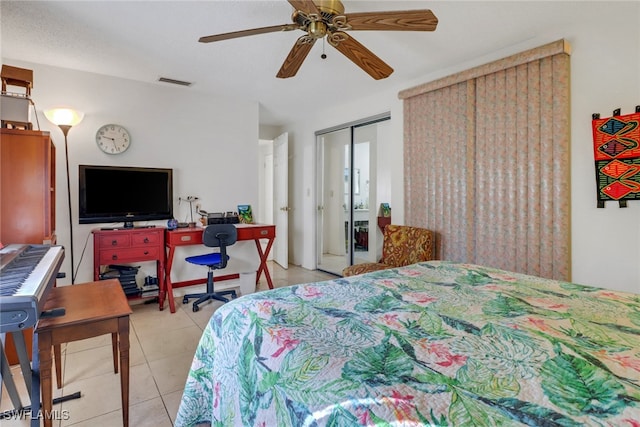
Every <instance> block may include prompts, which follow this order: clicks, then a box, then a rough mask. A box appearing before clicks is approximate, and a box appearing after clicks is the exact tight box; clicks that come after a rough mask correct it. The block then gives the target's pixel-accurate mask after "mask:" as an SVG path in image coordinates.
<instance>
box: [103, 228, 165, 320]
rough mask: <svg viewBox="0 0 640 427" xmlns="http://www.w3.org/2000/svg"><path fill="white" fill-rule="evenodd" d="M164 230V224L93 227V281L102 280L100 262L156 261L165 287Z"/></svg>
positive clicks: (160, 280) (159, 280) (162, 285)
mask: <svg viewBox="0 0 640 427" xmlns="http://www.w3.org/2000/svg"><path fill="white" fill-rule="evenodd" d="M164 231H165V229H164V227H150V228H130V229H127V228H119V229H114V230H102V229H94V230H92V233H93V280H96V281H97V280H100V266H101V265H109V264H129V263H135V262H141V261H156V265H157V268H158V271H157V273H158V287H159V288H160V289H161V290H162V289H163V288H164V277H165V274H164V269H165V267H164V255H165V254H164ZM160 309H161V310H162V304H160Z"/></svg>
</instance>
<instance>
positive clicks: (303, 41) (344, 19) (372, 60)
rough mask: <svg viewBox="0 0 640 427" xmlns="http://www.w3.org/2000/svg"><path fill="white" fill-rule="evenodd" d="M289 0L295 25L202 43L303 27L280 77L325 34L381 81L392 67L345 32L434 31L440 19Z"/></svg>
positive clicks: (331, 1)
mask: <svg viewBox="0 0 640 427" xmlns="http://www.w3.org/2000/svg"><path fill="white" fill-rule="evenodd" d="M287 1H288V2H289V3H290V4H291V6H293V8H294V9H295V10H294V12H293V14H292V15H291V19H292V21H293V23H292V24H284V25H274V26H271V27H262V28H254V29H251V30H243V31H234V32H231V33H224V34H216V35H212V36H205V37H200V39H199V42H200V43H211V42H216V41H221V40H228V39H234V38H238V37H245V36H253V35H256V34H265V33H273V32H277V31H292V30H302V31H304V32H305V33H306V34H304V35H303V36H301V37H300V38H298V40H297V41H296V43H295V44H294V45H293V48H292V49H291V51H290V52H289V55H288V56H287V58H286V59H285V60H284V63H283V64H282V67H281V68H280V71H278V74H277V77H279V78H288V77H293V76H295V75H296V73H297V72H298V70H299V69H300V66H301V65H302V62H303V61H304V60H305V58H306V57H307V55H308V54H309V52H310V51H311V48H312V47H313V45H314V43H315V42H316V41H317V40H318V39H321V38H324V37H325V36H326V37H327V41H328V42H329V44H330V45H331V46H333V47H335V48H336V49H337V50H338V51H340V52H341V53H342V54H343V55H345V56H346V57H347V58H349V59H350V60H351V61H352V62H353V63H355V64H356V65H357V66H358V67H360V68H362V69H363V70H364V71H365V72H367V73H368V74H369V75H370V76H371V77H373V78H374V79H376V80H379V79H384V78H386V77H388V76H389V75H391V73H393V68H391V67H390V66H389V65H387V64H386V63H385V62H384V61H383V60H382V59H380V58H378V57H377V56H376V55H375V54H374V53H373V52H371V51H370V50H369V49H367V48H366V47H364V46H363V45H362V44H360V43H359V42H358V41H356V39H354V38H353V37H352V36H351V35H350V34H347V33H346V31H357V30H380V31H434V30H435V29H436V26H437V25H438V18H436V16H435V15H434V14H433V12H431V11H430V10H428V9H424V10H407V11H390V12H362V13H348V14H345V13H344V5H343V4H342V2H341V1H340V0H315V1H312V0H287ZM323 57H324V56H323Z"/></svg>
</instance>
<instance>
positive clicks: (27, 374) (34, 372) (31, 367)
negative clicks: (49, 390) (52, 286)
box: [0, 309, 81, 427]
mask: <svg viewBox="0 0 640 427" xmlns="http://www.w3.org/2000/svg"><path fill="white" fill-rule="evenodd" d="M43 314H44V317H57V316H61V315H63V314H64V310H63V309H54V310H51V311H50V312H49V313H43ZM9 333H10V334H11V336H12V338H13V342H14V343H15V347H16V354H17V355H18V361H19V363H20V371H21V372H22V377H23V379H24V383H25V386H26V387H27V392H28V393H29V397H30V399H31V405H29V406H23V405H22V400H21V399H20V394H19V393H18V389H17V387H16V383H15V381H14V380H13V374H12V373H11V368H10V366H9V361H8V360H7V356H6V354H5V351H4V346H5V337H6V334H5V333H2V334H1V336H0V337H1V339H2V354H1V355H0V368H1V369H0V375H1V376H0V381H1V382H2V383H4V385H5V386H6V388H7V393H8V394H9V398H10V399H11V403H12V404H13V407H14V408H15V409H13V410H9V411H5V412H2V413H0V420H2V419H6V418H15V417H17V416H22V415H23V414H26V413H27V412H31V427H40V418H41V417H42V414H41V413H40V408H41V402H40V359H39V357H40V356H39V352H38V334H37V333H34V334H33V343H32V347H33V349H32V354H31V362H29V356H28V355H27V345H26V342H25V339H24V335H23V331H21V330H20V331H12V332H9ZM80 396H81V395H80V392H75V393H72V394H70V395H68V396H62V397H59V398H56V399H53V404H57V403H60V402H66V401H67V400H72V399H78V398H80Z"/></svg>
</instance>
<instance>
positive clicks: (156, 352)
mask: <svg viewBox="0 0 640 427" xmlns="http://www.w3.org/2000/svg"><path fill="white" fill-rule="evenodd" d="M269 271H270V272H271V276H272V279H273V283H274V286H275V287H283V286H289V285H293V284H297V283H307V282H317V281H322V280H328V279H332V278H335V276H331V275H329V274H326V273H322V272H320V271H310V270H306V269H304V268H300V267H295V266H290V267H289V269H287V270H285V269H283V268H281V267H280V266H279V265H277V264H275V263H273V262H270V263H269ZM199 288H201V289H202V290H204V285H200V286H191V287H188V288H179V289H176V290H175V291H174V295H175V301H176V312H175V313H173V314H171V313H170V312H169V309H168V305H167V304H166V303H165V309H164V310H163V311H159V310H158V306H157V304H137V305H132V309H133V314H132V315H131V334H130V343H131V349H130V380H129V381H130V396H129V425H131V426H135V427H147V426H149V427H164V426H172V425H173V421H174V420H175V416H176V413H177V411H178V406H179V404H180V398H181V397H182V390H183V388H184V384H185V381H186V378H187V373H188V371H189V367H190V366H191V360H192V358H193V354H194V351H195V349H196V346H197V345H198V341H199V340H200V335H201V334H202V330H203V329H204V327H205V326H206V324H207V322H208V320H209V318H210V317H211V315H212V314H213V312H214V311H215V310H216V309H217V308H218V307H220V303H218V302H217V301H214V302H212V303H209V304H206V305H203V306H201V310H200V311H198V312H196V313H194V312H193V311H192V308H191V304H188V305H183V304H182V298H181V296H182V295H184V294H185V293H187V292H190V293H193V292H199V291H200V289H199ZM266 289H268V288H267V284H266V280H265V279H264V277H262V279H261V281H260V283H259V285H258V291H263V290H266ZM62 358H63V360H62V362H63V384H64V385H63V388H62V390H61V391H59V390H57V389H56V386H55V385H54V397H59V396H67V395H70V394H72V393H75V392H77V391H80V393H81V396H82V397H81V398H80V399H75V400H69V401H66V402H62V403H60V404H57V405H55V406H54V411H56V410H57V411H59V412H58V415H59V417H58V418H60V419H59V420H55V421H54V423H53V425H54V427H67V426H74V427H85V426H86V427H89V426H91V427H102V426H105V427H112V426H117V425H121V423H122V411H121V405H120V377H119V375H117V374H114V372H113V359H112V353H111V338H110V335H103V336H101V337H97V338H92V339H88V340H83V341H76V342H73V343H69V344H67V345H66V346H63V355H62ZM12 371H13V374H14V378H15V381H16V382H17V383H18V386H20V391H21V395H22V396H23V397H22V401H23V402H28V401H29V399H28V395H27V393H26V391H25V390H24V385H21V384H20V383H21V382H22V377H21V375H20V371H19V368H18V366H15V367H12ZM54 377H55V375H54ZM53 381H54V383H55V378H54V380H53ZM12 407H13V405H12V403H11V400H10V399H9V396H8V395H7V394H6V390H5V389H4V388H3V390H2V402H1V403H0V410H2V411H5V410H8V409H11V408H12ZM0 425H1V426H2V427H5V426H6V427H10V426H28V425H29V421H28V420H27V419H22V420H10V419H4V420H0Z"/></svg>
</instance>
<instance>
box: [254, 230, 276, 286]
mask: <svg viewBox="0 0 640 427" xmlns="http://www.w3.org/2000/svg"><path fill="white" fill-rule="evenodd" d="M272 245H273V239H269V243H267V248H266V249H265V250H264V252H262V245H261V244H260V240H259V239H256V248H257V249H258V256H259V257H260V266H259V267H258V271H257V272H256V285H257V284H258V282H259V281H260V276H261V275H262V272H263V271H264V276H265V277H266V278H267V284H268V285H269V289H273V282H272V281H271V274H270V273H269V268H268V267H267V257H268V256H269V251H271V246H272Z"/></svg>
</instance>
